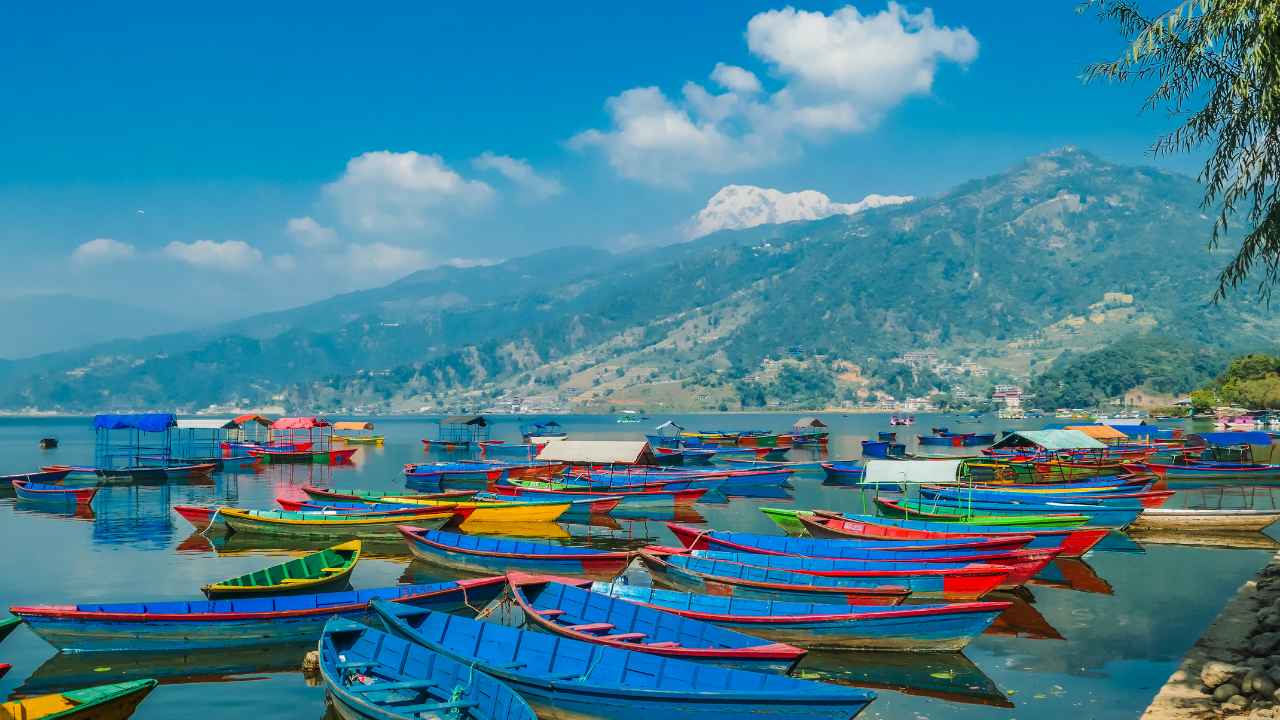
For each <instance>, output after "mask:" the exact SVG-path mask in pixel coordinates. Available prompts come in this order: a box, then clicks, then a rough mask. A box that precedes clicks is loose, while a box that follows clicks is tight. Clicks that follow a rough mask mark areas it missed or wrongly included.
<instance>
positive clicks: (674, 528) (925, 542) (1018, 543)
mask: <svg viewBox="0 0 1280 720" xmlns="http://www.w3.org/2000/svg"><path fill="white" fill-rule="evenodd" d="M667 529H668V530H670V531H671V532H672V534H674V535H675V536H676V539H677V540H679V541H680V544H681V545H684V546H685V547H687V548H689V549H690V550H711V549H716V548H712V547H710V546H711V545H717V544H724V545H727V546H734V545H738V542H746V543H749V544H750V545H751V546H752V547H757V548H775V547H778V548H787V547H798V546H801V545H803V544H804V539H803V538H793V537H785V536H780V535H757V534H755V533H737V532H726V531H723V530H706V529H703V528H696V527H691V526H689V525H681V524H679V523H667ZM1033 539H1034V538H1032V537H1031V535H1030V534H1027V535H1020V534H1013V533H1008V534H1006V535H1004V536H1002V537H940V538H919V539H914V538H913V539H910V540H903V541H899V542H892V541H882V540H855V539H848V540H842V541H841V543H840V545H841V546H842V547H843V548H845V549H847V550H855V549H863V550H867V549H871V550H896V551H903V552H935V551H956V550H962V551H965V552H968V551H970V550H1016V549H1018V548H1021V547H1025V546H1026V545H1028V544H1029V543H1030V542H1031V541H1032V540H1033ZM735 541H738V542H735ZM729 549H733V550H742V551H743V552H760V551H759V550H756V551H753V550H750V549H745V550H744V549H743V548H742V547H741V546H738V547H729ZM777 554H779V555H807V554H809V553H803V552H779V553H777ZM827 557H833V556H827ZM836 557H838V556H836Z"/></svg>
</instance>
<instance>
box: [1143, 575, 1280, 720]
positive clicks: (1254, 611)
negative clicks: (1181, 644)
mask: <svg viewBox="0 0 1280 720" xmlns="http://www.w3.org/2000/svg"><path fill="white" fill-rule="evenodd" d="M1142 717H1143V720H1204V719H1206V718H1242V719H1243V718H1247V719H1248V720H1280V555H1277V556H1276V557H1274V558H1272V559H1271V562H1270V564H1268V565H1267V566H1266V567H1265V568H1263V569H1262V571H1261V572H1259V573H1258V575H1257V576H1256V577H1255V578H1254V579H1252V580H1250V581H1249V582H1247V583H1245V584H1244V586H1243V587H1241V588H1240V591H1239V592H1238V593H1237V594H1236V596H1235V598H1233V599H1232V600H1231V602H1229V603H1228V604H1227V606H1226V607H1225V608H1223V610H1222V614H1220V615H1219V616H1218V618H1217V620H1215V621H1214V622H1213V624H1212V625H1210V626H1209V629H1208V630H1207V631H1205V634H1204V636H1203V637H1201V638H1200V639H1199V640H1198V641H1196V644H1195V646H1193V647H1192V648H1191V651H1190V652H1188V653H1187V657H1186V658H1185V659H1183V661H1182V665H1181V666H1180V667H1179V668H1178V670H1177V671H1176V672H1174V673H1173V675H1171V676H1170V677H1169V680H1168V682H1166V683H1165V685H1164V687H1163V688H1161V689H1160V692H1159V693H1157V694H1156V697H1155V700H1153V701H1152V703H1151V706H1150V707H1148V708H1147V710H1146V712H1145V713H1143V715H1142Z"/></svg>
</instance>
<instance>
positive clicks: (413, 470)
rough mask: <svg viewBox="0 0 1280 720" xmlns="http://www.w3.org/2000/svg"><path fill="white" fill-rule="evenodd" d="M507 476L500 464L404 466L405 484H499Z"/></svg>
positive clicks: (453, 463) (422, 464) (463, 463)
mask: <svg viewBox="0 0 1280 720" xmlns="http://www.w3.org/2000/svg"><path fill="white" fill-rule="evenodd" d="M506 476H507V470H506V468H504V467H502V465H500V464H492V465H491V464H488V463H468V462H435V463H409V464H407V465H405V466H404V477H405V482H407V483H409V484H411V485H412V484H422V483H426V484H432V483H437V484H438V483H440V482H444V481H452V482H463V483H467V482H469V483H491V482H498V481H499V480H502V479H503V478H505V477H506Z"/></svg>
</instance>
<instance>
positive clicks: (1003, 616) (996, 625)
mask: <svg viewBox="0 0 1280 720" xmlns="http://www.w3.org/2000/svg"><path fill="white" fill-rule="evenodd" d="M985 599H987V600H1000V601H1004V602H1010V603H1013V605H1011V606H1010V607H1009V609H1008V610H1005V611H1004V612H1002V613H1000V617H998V618H996V621H995V622H993V623H991V625H990V626H988V627H987V631H986V633H985V634H986V635H1006V636H1010V637H1020V638H1026V639H1028V640H1065V639H1066V638H1064V637H1062V633H1060V632H1058V630H1057V628H1055V627H1054V626H1052V625H1050V624H1049V621H1048V620H1046V619H1045V617H1044V615H1041V614H1040V611H1039V610H1037V609H1036V607H1035V605H1034V604H1033V603H1034V602H1035V596H1034V595H1032V594H1031V591H1029V590H1027V589H1026V588H1020V589H1018V590H1010V591H1001V592H994V593H991V594H990V595H988V596H987V597H986V598H985Z"/></svg>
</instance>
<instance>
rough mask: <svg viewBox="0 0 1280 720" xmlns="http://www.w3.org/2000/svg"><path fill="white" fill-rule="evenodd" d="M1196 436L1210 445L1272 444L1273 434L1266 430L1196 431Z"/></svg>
mask: <svg viewBox="0 0 1280 720" xmlns="http://www.w3.org/2000/svg"><path fill="white" fill-rule="evenodd" d="M1195 436H1196V437H1198V438H1200V439H1202V440H1204V441H1205V442H1206V443H1208V444H1210V445H1270V444H1271V435H1270V434H1268V433H1264V432H1257V431H1253V432H1247V431H1246V432H1241V431H1235V432H1229V431H1228V432H1207V433H1196V435H1195Z"/></svg>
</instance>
